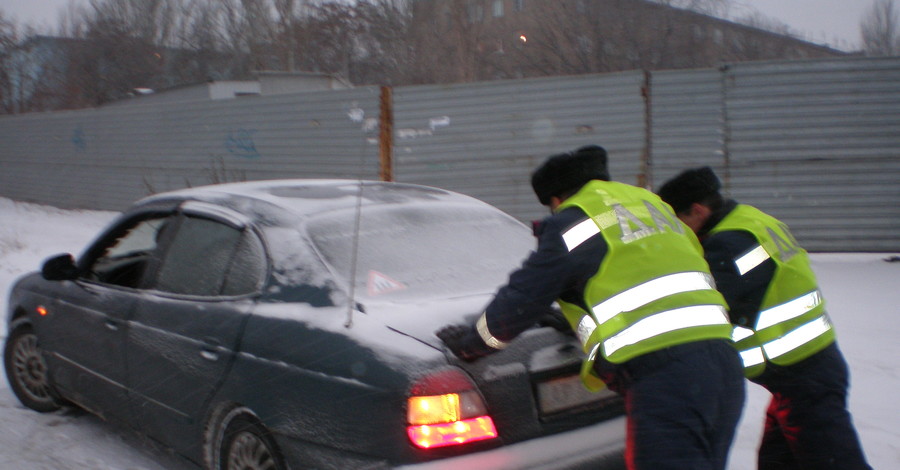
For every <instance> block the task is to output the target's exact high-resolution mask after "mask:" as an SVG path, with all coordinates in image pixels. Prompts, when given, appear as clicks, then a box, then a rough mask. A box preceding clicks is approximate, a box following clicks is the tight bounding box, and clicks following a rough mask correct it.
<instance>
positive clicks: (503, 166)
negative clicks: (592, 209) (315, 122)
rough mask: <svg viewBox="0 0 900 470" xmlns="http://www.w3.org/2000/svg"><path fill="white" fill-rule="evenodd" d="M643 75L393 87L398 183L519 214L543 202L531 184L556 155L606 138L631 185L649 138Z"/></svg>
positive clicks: (535, 212) (541, 212)
mask: <svg viewBox="0 0 900 470" xmlns="http://www.w3.org/2000/svg"><path fill="white" fill-rule="evenodd" d="M643 81H644V78H643V73H640V72H638V73H634V72H632V73H623V74H614V75H604V76H585V77H564V78H556V79H552V80H548V79H541V80H517V81H504V82H488V83H478V84H466V85H454V86H422V87H401V88H397V89H395V90H394V116H395V117H394V135H395V141H394V162H395V168H394V174H395V175H396V180H397V181H406V182H416V183H422V184H428V185H432V186H438V187H444V188H447V189H451V190H455V191H459V192H462V193H465V194H469V195H471V196H474V197H477V198H479V199H482V200H485V201H488V202H491V203H492V204H494V205H496V206H497V207H499V208H501V209H503V210H505V211H507V212H509V213H511V214H513V215H515V216H516V217H519V218H521V219H523V220H530V219H535V218H540V217H543V216H545V215H546V213H547V211H546V209H544V208H542V207H541V206H540V205H539V204H538V203H537V201H536V199H535V197H534V193H533V192H532V190H531V186H530V184H529V177H530V174H531V171H532V170H533V169H534V167H535V166H537V165H538V164H539V163H540V162H541V161H543V159H544V158H546V157H547V156H548V155H550V154H552V153H558V152H561V151H568V150H571V149H574V148H576V147H578V146H581V145H586V144H592V143H602V144H603V145H604V146H605V147H606V148H607V149H608V150H609V151H610V152H613V153H614V154H615V158H614V159H612V160H611V162H610V163H611V168H610V171H611V172H612V173H613V174H614V175H615V176H616V177H617V179H620V180H622V181H629V182H632V183H634V182H635V181H636V175H637V173H638V171H639V162H640V155H641V152H642V148H643V145H644V131H643V129H644V104H643V100H642V98H641V87H642V86H643Z"/></svg>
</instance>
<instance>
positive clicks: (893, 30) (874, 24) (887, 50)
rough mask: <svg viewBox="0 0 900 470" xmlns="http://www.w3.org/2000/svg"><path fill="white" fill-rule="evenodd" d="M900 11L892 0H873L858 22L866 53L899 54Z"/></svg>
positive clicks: (871, 54)
mask: <svg viewBox="0 0 900 470" xmlns="http://www.w3.org/2000/svg"><path fill="white" fill-rule="evenodd" d="M898 15H900V11H898V9H897V6H896V5H895V4H894V0H875V2H874V3H873V4H872V6H871V7H870V8H869V10H867V12H866V14H865V16H863V19H862V21H861V22H860V25H859V29H860V32H861V34H862V42H863V49H864V50H865V52H866V55H870V56H890V55H898V54H900V17H898Z"/></svg>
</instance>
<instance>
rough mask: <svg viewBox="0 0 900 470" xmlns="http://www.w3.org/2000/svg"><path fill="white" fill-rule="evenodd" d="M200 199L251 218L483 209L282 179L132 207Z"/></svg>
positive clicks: (173, 194)
mask: <svg viewBox="0 0 900 470" xmlns="http://www.w3.org/2000/svg"><path fill="white" fill-rule="evenodd" d="M182 201H202V202H208V203H213V204H222V205H225V206H228V207H230V208H232V209H237V210H238V211H239V212H242V213H245V214H246V215H251V216H261V215H265V214H271V212H270V211H271V210H272V209H273V208H278V209H280V211H283V212H288V213H290V214H291V215H293V216H299V217H301V218H305V217H309V216H312V215H314V214H318V213H322V212H330V211H335V210H342V209H352V208H356V207H360V206H373V205H387V204H418V203H423V202H434V201H445V202H456V203H469V204H473V203H474V204H480V205H486V204H484V203H482V202H480V201H478V200H476V199H474V198H472V197H469V196H465V195H462V194H459V193H455V192H452V191H447V190H444V189H439V188H434V187H430V186H422V185H416V184H408V183H393V182H383V181H367V180H348V179H282V180H266V181H247V182H239V183H225V184H215V185H209V186H199V187H195V188H187V189H180V190H175V191H169V192H165V193H159V194H156V195H153V196H149V197H146V198H143V199H141V200H140V201H138V202H137V203H135V207H143V206H155V205H160V204H173V203H179V202H182Z"/></svg>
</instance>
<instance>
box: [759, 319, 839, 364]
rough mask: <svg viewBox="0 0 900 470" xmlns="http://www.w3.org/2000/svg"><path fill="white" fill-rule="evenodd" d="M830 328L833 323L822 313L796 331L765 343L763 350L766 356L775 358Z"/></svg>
mask: <svg viewBox="0 0 900 470" xmlns="http://www.w3.org/2000/svg"><path fill="white" fill-rule="evenodd" d="M830 329H831V323H830V322H829V321H828V317H827V316H825V315H822V316H821V317H819V318H816V319H815V320H813V321H811V322H809V323H807V324H805V325H802V326H800V327H798V328H796V329H794V331H791V332H790V333H788V334H786V335H784V336H782V337H781V338H778V339H776V340H773V341H770V342H768V343H766V344H764V345H763V350H765V352H766V356H768V357H769V359H773V358H776V357H778V356H781V355H782V354H785V353H789V352H791V351H793V350H794V349H797V348H798V347H800V346H803V345H804V344H806V343H808V342H810V341H812V340H814V339H816V338H818V337H819V336H821V335H823V334H825V333H827V332H828V330H830Z"/></svg>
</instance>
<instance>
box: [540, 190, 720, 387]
mask: <svg viewBox="0 0 900 470" xmlns="http://www.w3.org/2000/svg"><path fill="white" fill-rule="evenodd" d="M573 206H575V207H579V208H581V210H583V211H584V213H585V214H587V216H588V218H587V219H585V220H584V221H583V222H581V223H579V224H576V225H575V226H574V227H571V228H569V229H567V230H566V231H564V232H563V234H562V237H563V241H564V242H565V244H566V247H567V248H568V250H569V251H570V252H571V251H572V250H575V249H576V248H578V247H579V246H580V245H581V244H582V243H583V242H584V241H586V240H588V239H589V238H591V237H593V236H595V235H598V234H599V235H600V236H602V237H603V238H604V240H605V241H606V244H607V246H608V252H607V253H606V256H605V257H604V259H603V261H602V262H601V264H600V268H599V270H598V272H597V274H596V275H594V276H592V277H591V278H590V279H589V280H588V282H587V284H586V287H585V290H584V305H587V306H589V309H588V310H585V309H583V308H582V307H580V306H578V305H575V304H573V303H567V302H565V301H562V300H558V301H557V302H558V304H559V305H560V308H561V309H562V311H563V313H564V314H565V316H566V319H567V320H568V321H569V324H570V325H571V326H572V328H573V329H574V330H575V333H576V335H577V336H578V338H579V340H580V341H581V343H582V346H583V348H584V352H585V353H586V354H587V359H586V360H585V362H584V364H583V366H582V371H581V377H582V380H583V381H584V383H585V385H586V386H587V388H589V389H592V390H597V389H600V388H602V387H603V383H602V382H601V381H600V380H599V378H598V377H597V376H596V375H595V374H594V373H593V364H594V362H595V361H596V360H597V359H598V357H601V356H602V358H603V359H604V360H606V361H609V362H612V363H617V364H618V363H623V362H626V361H628V360H630V359H632V358H635V357H637V356H640V355H642V354H646V353H648V352H652V351H657V350H660V349H663V348H666V347H670V346H675V345H678V344H683V343H688V342H692V341H698V340H704V339H716V338H721V339H729V338H730V337H731V330H732V328H731V324H730V322H729V320H728V314H727V311H726V304H725V300H724V298H723V297H722V295H721V294H720V293H719V292H718V291H717V290H716V289H715V284H714V282H713V279H712V275H711V274H710V271H709V266H708V265H707V264H706V261H705V260H704V259H703V255H702V248H701V247H700V242H699V241H698V240H697V237H696V236H695V235H694V233H693V232H692V231H691V230H690V229H688V228H687V227H685V225H684V224H682V223H681V221H679V220H678V218H677V217H676V216H675V214H674V213H673V212H672V209H671V207H669V206H668V205H667V204H665V203H664V202H663V201H662V200H661V199H659V197H657V196H656V195H655V194H653V193H651V192H650V191H647V190H644V189H642V188H637V187H634V186H629V185H626V184H622V183H616V182H607V181H599V180H594V181H591V182H589V183H588V184H586V185H585V186H584V187H582V188H581V190H580V191H578V193H576V194H575V195H573V196H572V197H570V198H568V199H567V200H566V201H565V202H564V203H563V204H562V205H561V206H560V207H559V208H558V209H557V211H561V210H563V209H565V208H568V207H573Z"/></svg>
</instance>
